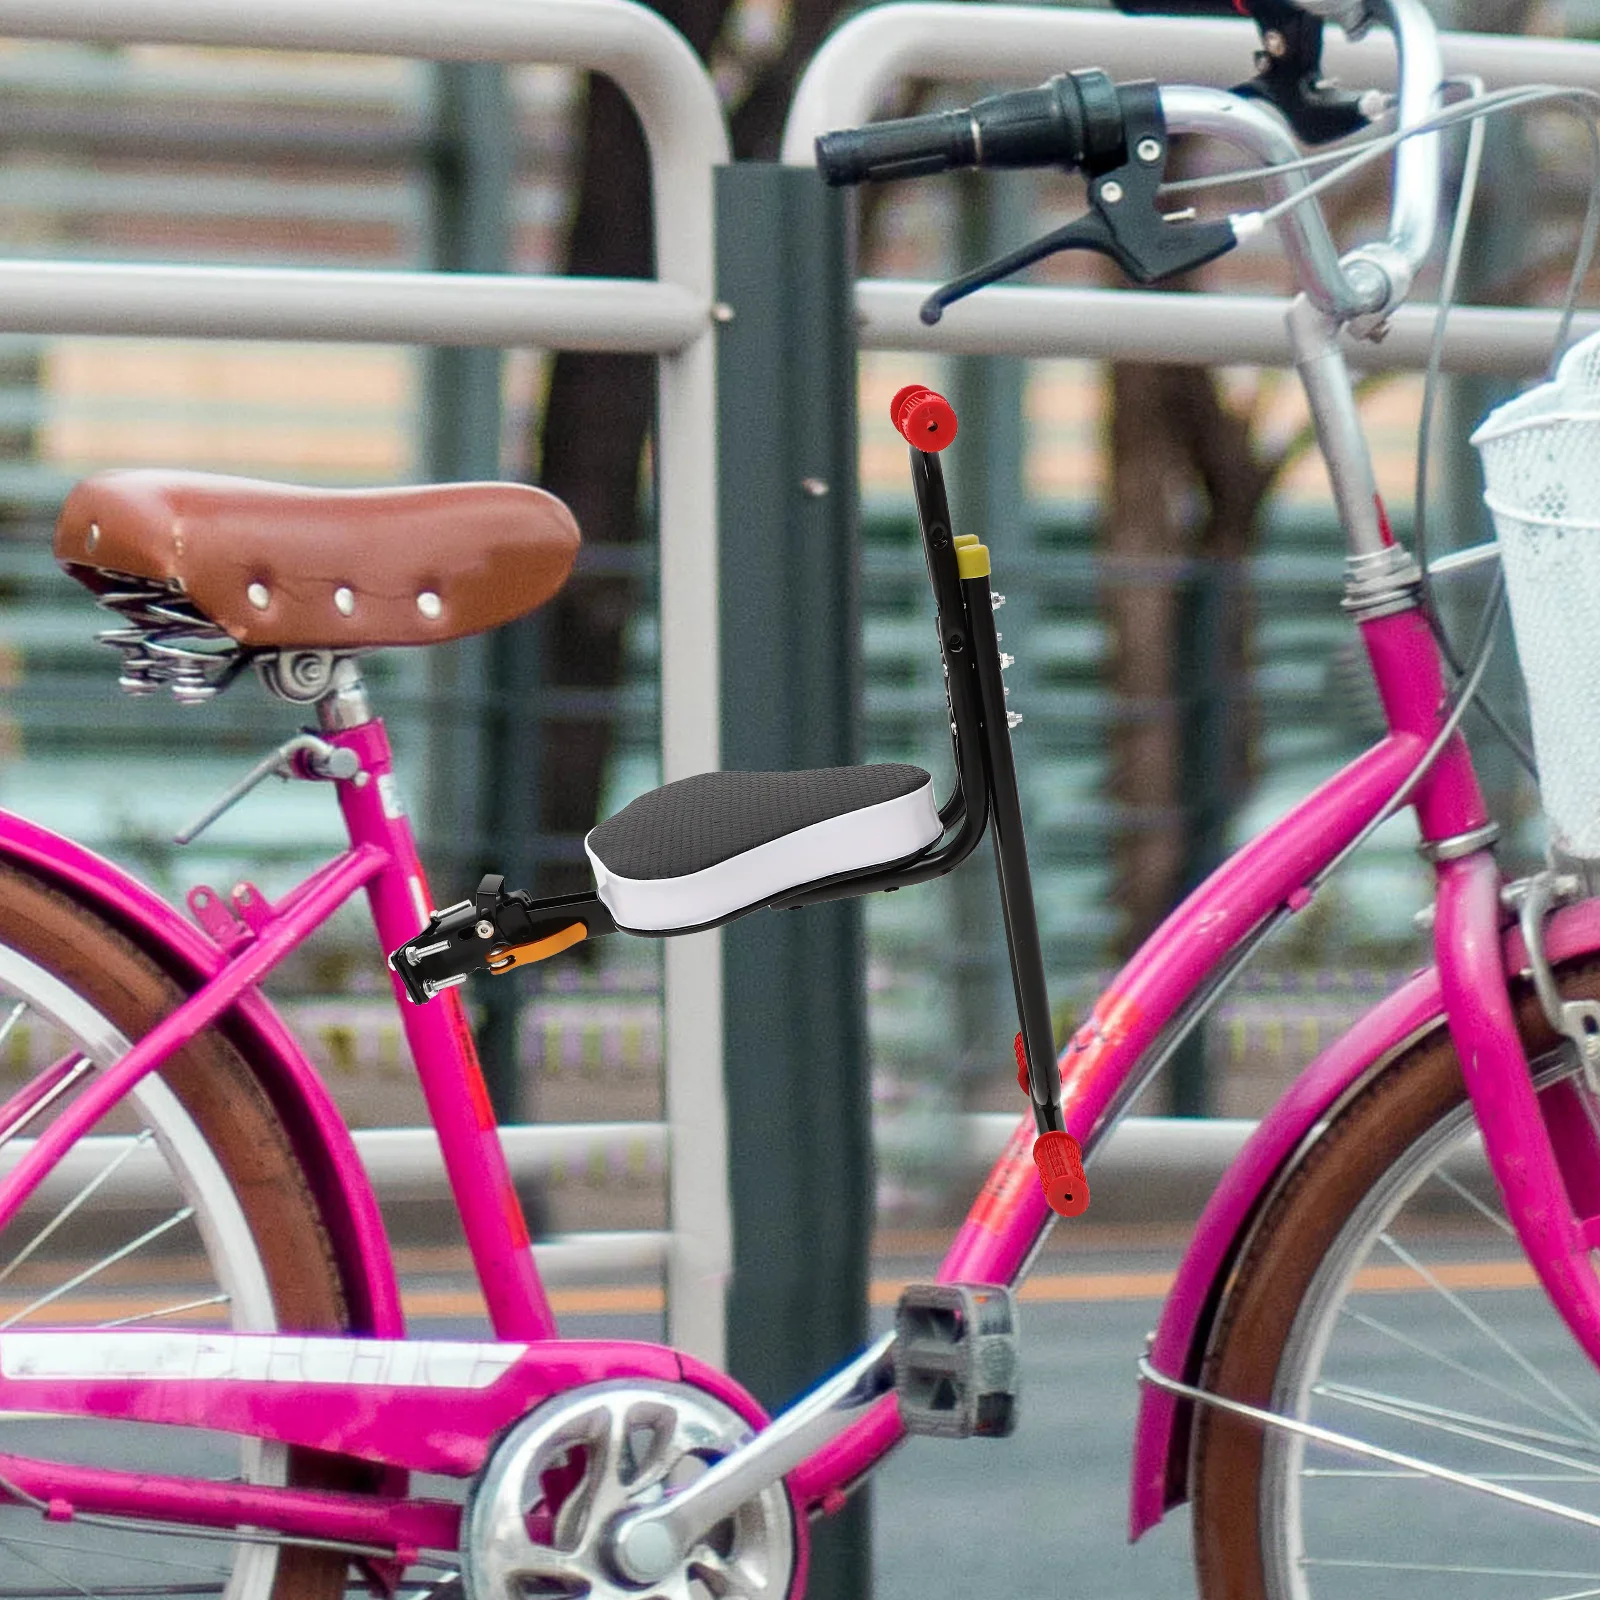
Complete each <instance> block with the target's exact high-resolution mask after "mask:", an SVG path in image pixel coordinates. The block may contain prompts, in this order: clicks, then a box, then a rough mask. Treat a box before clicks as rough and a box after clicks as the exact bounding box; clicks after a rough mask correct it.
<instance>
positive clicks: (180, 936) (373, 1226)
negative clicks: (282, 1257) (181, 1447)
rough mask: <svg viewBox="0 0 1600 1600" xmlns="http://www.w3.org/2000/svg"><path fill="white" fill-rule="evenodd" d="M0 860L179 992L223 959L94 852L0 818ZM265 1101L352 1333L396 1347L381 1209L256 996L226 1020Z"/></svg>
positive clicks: (339, 1124) (289, 1039)
mask: <svg viewBox="0 0 1600 1600" xmlns="http://www.w3.org/2000/svg"><path fill="white" fill-rule="evenodd" d="M0 860H5V861H10V862H13V863H15V864H16V865H18V866H20V867H25V868H27V869H28V870H29V871H30V872H32V873H33V874H34V875H35V876H37V877H39V878H42V879H44V880H46V881H47V882H50V883H52V884H54V885H55V886H56V887H57V888H59V889H60V890H61V891H62V893H64V894H66V895H69V896H70V897H72V898H73V899H75V900H78V901H80V902H82V903H83V904H84V905H85V906H87V907H88V908H89V909H90V910H92V911H94V912H96V913H97V914H98V915H100V916H101V917H103V918H104V919H105V920H106V921H107V922H110V923H111V924H113V926H115V927H117V928H119V929H121V931H122V932H123V933H125V934H126V935H127V936H128V938H130V939H131V940H132V941H133V942H134V943H135V944H137V945H138V946H139V947H140V948H141V949H142V950H144V951H145V952H146V953H148V954H149V955H151V956H152V957H154V959H155V960H156V961H158V962H159V963H160V964H161V965H162V966H163V967H165V968H166V970H167V971H168V972H170V973H171V974H172V976H173V977H174V978H175V979H176V980H177V981H178V982H179V983H180V984H182V985H184V986H185V987H186V988H197V987H199V986H200V985H201V984H203V983H205V982H206V980H207V979H208V978H210V977H211V976H212V975H213V974H215V973H216V972H217V971H218V970H219V969H220V968H221V967H222V966H223V964H224V962H225V960H226V957H225V956H224V955H223V953H222V951H221V950H219V949H218V948H217V946H216V945H214V944H213V943H212V942H211V941H210V940H209V939H208V938H206V937H205V935H204V934H202V933H201V932H200V931H199V929H197V928H195V927H194V926H193V925H192V924H191V923H189V922H188V921H186V920H185V919H184V918H183V917H182V916H180V915H179V913H178V912H177V911H176V910H174V909H173V907H171V906H170V905H168V904H167V903H166V901H164V900H162V899H161V898H160V897H159V896H157V895H156V894H155V893H154V892H153V891H151V890H150V889H148V888H146V887H145V886H144V885H143V884H142V883H140V882H139V881H138V880H137V879H136V878H134V877H132V876H130V875H129V874H128V873H126V872H124V871H123V870H122V869H121V868H120V867H117V866H115V865H113V864H112V863H111V862H109V861H106V860H105V859H103V858H102V857H100V856H97V855H95V854H94V853H93V852H92V851H89V850H85V849H83V848H82V847H81V846H80V845H76V844H73V843H72V841H71V840H69V839H63V838H62V837H61V836H60V835H59V834H54V833H51V832H50V831H49V830H48V829H45V828H41V827H38V826H36V825H35V824H34V823H31V822H27V821H24V820H23V819H22V818H21V817H17V816H11V815H7V814H5V813H0ZM226 1020H227V1021H228V1022H229V1023H230V1024H231V1026H232V1027H234V1028H236V1029H237V1030H238V1031H239V1032H240V1033H242V1034H243V1035H244V1037H243V1038H242V1039H241V1040H240V1043H241V1045H242V1046H243V1047H244V1049H245V1053H246V1059H247V1060H248V1061H249V1062H250V1064H251V1066H252V1067H253V1068H254V1069H255V1071H256V1073H257V1076H258V1078H259V1080H260V1083H261V1087H262V1088H263V1089H264V1090H265V1092H266V1093H267V1095H268V1096H269V1097H270V1099H271V1100H272V1103H273V1106H274V1108H275V1109H276V1111H277V1113H278V1115H279V1117H280V1118H281V1120H282V1122H283V1126H284V1128H285V1130H286V1131H287V1133H288V1135H289V1138H290V1140H291V1141H292V1143H293V1145H294V1148H295V1153H296V1155H297V1156H298V1157H299V1161H300V1168H301V1171H303V1172H304V1173H305V1176H306V1180H307V1182H308V1183H309V1185H310V1187H311V1190H312V1193H313V1195H314V1196H315V1198H316V1201H317V1204H318V1207H319V1209H320V1211H321V1215H322V1218H323V1222H324V1224H325V1225H326V1226H327V1228H328V1231H329V1234H330V1236H331V1238H332V1242H333V1246H334V1250H335V1255H336V1259H337V1260H338V1262H339V1266H340V1271H341V1274H342V1275H343V1278H344V1292H345V1300H346V1304H347V1305H348V1306H349V1308H350V1315H351V1321H352V1331H354V1332H357V1333H367V1334H372V1335H374V1336H378V1337H385V1338H398V1337H399V1336H400V1335H401V1334H402V1333H403V1332H404V1329H405V1325H404V1319H403V1317H402V1315H401V1311H400V1293H399V1288H398V1285H397V1284H396V1281H395V1273H394V1262H393V1259H392V1257H391V1255H390V1253H389V1243H388V1237H387V1235H386V1234H385V1232H384V1229H383V1220H382V1218H381V1216H380V1215H379V1212H378V1202H377V1199H376V1197H375V1196H374V1194H373V1192H372V1185H371V1183H370V1182H369V1181H368V1179H367V1174H366V1169H365V1168H364V1167H363V1166H362V1164H361V1158H360V1156H359V1155H358V1154H357V1153H356V1148H355V1141H354V1140H353V1139H352V1138H351V1137H350V1130H349V1128H348V1127H346V1125H345V1122H344V1118H343V1117H342V1116H341V1115H340V1113H339V1110H338V1108H337V1107H336V1106H335V1105H334V1103H333V1100H332V1098H331V1097H330V1095H329V1094H328V1091H327V1089H326V1088H325V1087H324V1085H323V1083H322V1080H321V1079H320V1078H319V1077H318V1076H317V1073H316V1069H315V1068H314V1067H313V1066H312V1065H311V1063H310V1062H309V1061H308V1060H307V1059H306V1056H305V1053H304V1051H302V1050H301V1048H300V1046H299V1045H298V1044H297V1043H296V1042H295V1039H294V1036H293V1035H292V1034H291V1033H290V1032H289V1030H288V1028H287V1027H285V1025H284V1023H283V1020H282V1019H281V1018H280V1017H279V1016H278V1014H277V1013H276V1012H275V1011H274V1010H273V1009H272V1007H271V1006H270V1005H268V1004H267V1002H266V1000H265V999H264V998H263V996H262V995H261V993H260V991H259V990H254V989H249V990H246V991H245V993H244V994H243V995H241V996H240V998H239V1000H238V1001H237V1002H236V1004H235V1005H234V1006H233V1008H232V1010H231V1011H230V1012H228V1013H227V1014H226Z"/></svg>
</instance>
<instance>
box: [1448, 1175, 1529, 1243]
mask: <svg viewBox="0 0 1600 1600" xmlns="http://www.w3.org/2000/svg"><path fill="white" fill-rule="evenodd" d="M1433 1175H1434V1177H1435V1178H1437V1179H1438V1180H1439V1182H1440V1183H1442V1184H1443V1185H1444V1186H1445V1188H1447V1189H1448V1190H1450V1192H1451V1193H1452V1194H1455V1195H1457V1196H1459V1197H1460V1198H1461V1199H1463V1200H1465V1201H1466V1202H1467V1204H1468V1205H1469V1206H1471V1207H1472V1209H1473V1210H1474V1211H1476V1212H1478V1213H1479V1215H1481V1216H1483V1217H1485V1218H1487V1219H1488V1221H1490V1222H1492V1223H1493V1224H1494V1226H1495V1227H1497V1228H1498V1229H1499V1230H1500V1231H1501V1232H1502V1233H1503V1234H1505V1235H1506V1237H1507V1238H1508V1239H1515V1238H1516V1237H1517V1230H1516V1229H1515V1228H1513V1227H1512V1226H1511V1224H1510V1223H1509V1222H1508V1221H1507V1220H1506V1219H1505V1218H1504V1217H1503V1216H1501V1214H1500V1213H1499V1212H1498V1211H1496V1210H1495V1209H1494V1207H1493V1206H1491V1205H1485V1204H1484V1202H1483V1201H1482V1200H1480V1199H1479V1198H1478V1197H1477V1195H1475V1194H1474V1193H1473V1192H1472V1191H1471V1190H1470V1189H1469V1188H1468V1187H1467V1186H1466V1185H1465V1184H1464V1183H1462V1182H1461V1180H1460V1179H1459V1178H1452V1177H1451V1176H1450V1174H1449V1173H1448V1172H1446V1171H1445V1170H1444V1168H1443V1167H1439V1168H1438V1169H1437V1170H1436V1171H1435V1172H1434V1174H1433Z"/></svg>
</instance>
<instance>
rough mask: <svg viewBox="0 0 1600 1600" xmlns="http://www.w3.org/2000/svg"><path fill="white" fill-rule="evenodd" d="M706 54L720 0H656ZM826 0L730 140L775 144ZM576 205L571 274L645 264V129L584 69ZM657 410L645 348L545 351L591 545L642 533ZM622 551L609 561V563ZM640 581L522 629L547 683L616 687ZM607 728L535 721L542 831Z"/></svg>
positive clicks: (572, 811)
mask: <svg viewBox="0 0 1600 1600" xmlns="http://www.w3.org/2000/svg"><path fill="white" fill-rule="evenodd" d="M656 9H657V10H658V11H660V12H661V14H662V15H663V16H665V17H666V19H667V20H668V21H669V22H671V23H672V24H673V26H674V27H676V28H677V29H679V31H680V32H682V33H683V35H684V36H685V38H687V39H688V41H689V43H690V44H691V45H692V46H693V47H694V49H695V50H696V51H697V52H698V54H699V55H700V57H701V59H702V60H707V59H709V58H710V55H711V51H712V47H713V46H714V45H715V43H716V41H717V37H718V35H719V33H720V32H721V30H722V26H723V23H724V21H725V18H726V15H727V13H728V11H729V10H730V9H731V5H730V0H670V3H663V4H660V5H658V6H657V7H656ZM833 15H834V13H833V8H832V5H831V3H823V4H819V3H817V0H796V3H795V4H793V5H792V7H791V26H790V32H789V37H788V40H787V42H786V44H785V46H784V48H783V50H782V52H781V53H780V54H779V55H778V56H776V57H775V58H774V59H773V60H771V61H770V62H768V63H767V64H766V65H765V66H764V67H763V68H762V69H761V70H760V71H759V72H758V73H757V74H756V76H755V78H754V80H753V82H752V84H751V87H750V90H749V92H748V94H747V96H746V98H745V100H744V102H743V103H742V104H741V105H740V107H739V108H738V109H737V110H736V111H735V112H734V114H733V116H732V118H731V131H732V139H733V148H734V154H735V156H736V157H741V158H756V159H761V158H770V157H771V156H773V155H775V154H776V153H777V147H778V141H779V138H780V135H781V133H782V127H783V118H784V115H785V113H786V112H787V109H788V104H789V100H790V97H791V94H792V92H793V88H794V84H795V80H796V78H797V77H798V74H799V72H800V69H801V68H802V67H803V66H804V65H805V63H806V62H807V61H808V60H809V59H810V57H811V55H812V54H813V53H814V51H815V49H816V46H817V44H818V43H819V42H820V40H821V38H822V36H823V34H824V33H825V32H826V31H827V29H828V27H829V26H830V24H831V22H832V19H833ZM580 174H581V175H580V180H579V189H578V206H577V211H576V214H575V216H574V219H573V227H572V235H571V240H570V244H569V247H568V256H567V271H568V272H569V273H571V274H574V275H576V276H604V277H647V276H649V275H650V273H651V272H652V271H653V270H654V262H653V250H652V246H651V240H652V225H651V206H650V183H649V173H648V167H647V164H646V155H645V147H644V140H643V138H642V136H641V134H640V132H639V127H638V123H637V121H636V119H635V118H634V115H633V112H632V110H631V109H630V108H629V106H628V105H627V103H626V101H625V100H624V99H623V97H622V95H621V94H620V93H619V92H618V91H617V90H616V89H615V88H614V87H613V86H612V84H611V83H610V81H609V80H607V79H604V78H600V77H591V78H590V80H589V94H588V100H587V104H586V107H585V113H584V126H583V157H582V162H581V167H580ZM654 415H655V363H654V361H653V360H652V359H651V358H650V357H647V356H615V355H592V354H588V353H586V352H571V351H566V352H563V353H561V354H560V355H558V356H557V357H556V359H555V361H554V362H553V363H552V369H551V375H550V384H549V389H548V393H547V397H546V401H545V406H544V411H543V415H542V418H541V422H540V436H539V450H538V462H539V466H538V481H539V482H540V484H541V485H542V486H543V487H544V488H546V489H549V490H550V491H551V493H552V494H556V495H559V496H560V497H561V498H562V499H563V500H565V501H566V502H567V504H568V505H569V506H571V508H572V510H573V514H574V515H575V516H576V517H577V519H578V526H579V527H580V528H582V530H583V536H584V539H585V541H586V542H587V543H589V544H590V545H618V546H637V545H638V544H639V542H640V541H641V540H642V538H643V537H644V534H645V531H646V530H645V524H644V516H643V514H642V511H643V500H644V496H643V495H642V494H641V482H640V478H641V462H642V459H643V451H644V443H645V440H646V438H647V437H648V436H649V433H650V430H651V422H652V419H653V417H654ZM619 565H620V564H619ZM637 604H638V584H637V582H636V581H635V579H634V578H633V576H632V575H631V574H630V573H629V572H627V571H626V570H617V568H615V567H613V568H612V570H609V571H602V572H596V573H582V574H580V575H579V576H577V577H575V578H574V579H573V580H572V581H571V582H569V583H568V585H567V587H566V588H565V589H564V590H563V591H562V593H561V594H560V595H558V596H557V597H556V599H555V600H554V601H553V602H552V603H551V604H550V605H549V606H547V607H546V608H545V610H544V611H543V612H542V613H541V616H540V618H539V619H538V620H537V621H536V622H534V623H533V624H532V626H531V628H530V630H529V632H530V636H531V635H532V634H533V632H534V631H535V630H537V631H539V632H542V634H543V639H544V646H543V650H542V667H543V678H544V681H545V683H546V685H547V686H548V687H549V688H550V689H552V690H555V691H560V690H562V689H569V688H583V689H597V690H604V689H614V688H616V687H617V685H618V684H619V682H620V680H621V673H622V659H623V645H624V637H625V630H626V627H627V623H628V619H629V618H630V617H631V616H632V615H633V613H634V610H635V609H636V607H637ZM613 738H614V718H613V716H612V715H611V714H610V713H608V712H604V711H600V712H596V713H595V714H593V715H591V716H587V717H582V718H578V717H575V716H574V717H563V718H562V719H561V720H560V721H550V722H547V723H546V724H545V728H544V735H543V752H542V758H541V761H540V763H539V765H540V768H541V769H542V771H543V772H544V773H545V774H547V775H552V774H559V781H552V780H551V779H550V778H549V777H547V778H546V781H544V782H543V783H542V784H541V786H540V787H541V790H542V794H541V796H540V798H539V801H538V807H539V817H540V832H541V833H542V834H543V835H545V836H546V837H549V836H551V835H565V836H568V837H570V836H572V835H576V834H582V833H584V832H585V831H586V830H587V829H588V828H590V827H591V826H592V825H593V824H594V822H595V821H596V819H597V817H598V815H599V809H600V795H601V787H602V784H603V781H604V777H605V770H606V765H607V762H608V761H609V758H610V754H611V747H612V743H613ZM588 886H589V870H588V866H587V864H586V863H584V862H582V861H555V860H550V859H546V860H545V861H543V862H541V863H540V869H539V882H538V892H540V893H543V894H563V893H571V892H577V891H581V890H583V889H586V888H587V887H588Z"/></svg>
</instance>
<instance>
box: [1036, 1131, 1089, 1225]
mask: <svg viewBox="0 0 1600 1600" xmlns="http://www.w3.org/2000/svg"><path fill="white" fill-rule="evenodd" d="M1033 1164H1034V1166H1036V1167H1037V1168H1038V1169H1039V1183H1040V1186H1041V1187H1042V1188H1043V1190H1044V1197H1045V1200H1046V1201H1047V1202H1048V1203H1049V1206H1050V1209H1051V1210H1052V1211H1053V1212H1055V1214H1056V1215H1057V1216H1058V1217H1081V1216H1082V1215H1083V1214H1084V1212H1085V1211H1087V1210H1088V1209H1089V1180H1088V1179H1087V1178H1086V1177H1084V1175H1083V1152H1082V1151H1081V1150H1079V1148H1078V1141H1077V1140H1076V1139H1074V1138H1073V1137H1072V1135H1071V1134H1070V1133H1062V1132H1061V1131H1060V1130H1059V1129H1051V1131H1050V1132H1049V1133H1041V1134H1040V1135H1039V1137H1038V1138H1037V1139H1035V1140H1034V1141H1033Z"/></svg>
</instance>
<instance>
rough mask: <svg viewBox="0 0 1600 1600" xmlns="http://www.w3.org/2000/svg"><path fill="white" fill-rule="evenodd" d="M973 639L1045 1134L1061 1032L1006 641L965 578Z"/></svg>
mask: <svg viewBox="0 0 1600 1600" xmlns="http://www.w3.org/2000/svg"><path fill="white" fill-rule="evenodd" d="M961 591H962V596H963V598H964V600H965V603H966V611H967V618H968V623H969V626H970V631H971V636H972V645H973V665H974V667H975V669H976V676H977V679H978V693H979V697H980V700H981V703H982V707H983V733H984V756H985V761H986V764H987V766H988V775H989V803H990V810H991V811H992V813H993V817H994V859H995V869H996V872H997V874H998V876H999V879H1000V912H1001V916H1002V919H1003V920H1004V922H1005V929H1006V947H1007V949H1008V951H1009V953H1010V956H1011V979H1012V984H1013V986H1014V988H1015V990H1016V996H1017V1015H1018V1019H1019V1021H1020V1022H1021V1025H1022V1044H1023V1053H1024V1054H1025V1055H1026V1057H1027V1061H1028V1088H1029V1096H1028V1097H1029V1099H1030V1100H1031V1101H1032V1102H1033V1117H1034V1122H1035V1124H1036V1125H1037V1127H1038V1129H1039V1132H1040V1133H1047V1132H1049V1131H1050V1130H1052V1129H1059V1128H1063V1127H1064V1126H1065V1125H1064V1123H1063V1122H1062V1119H1061V1093H1060V1087H1059V1080H1058V1078H1057V1076H1056V1050H1055V1034H1054V1031H1053V1029H1052V1028H1051V1024H1050V993H1049V989H1048V988H1047V986H1046V984H1045V977H1044V951H1043V949H1042V948H1041V946H1040V943H1039V919H1038V916H1037V914H1036V912H1035V910H1034V904H1033V880H1032V877H1031V876H1030V874H1029V871H1028V845H1027V840H1026V839H1025V837H1024V836H1023V831H1022V801H1021V797H1020V796H1019V794H1018V792H1017V768H1016V762H1015V759H1014V758H1013V756H1012V752H1011V729H1010V727H1009V725H1008V723H1007V719H1006V691H1005V683H1004V680H1003V678H1002V676H1001V669H1000V640H999V636H998V635H997V634H996V632H995V626H994V605H993V601H992V599H991V597H990V594H989V579H988V577H987V576H984V577H981V578H966V579H963V580H962V583H961Z"/></svg>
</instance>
